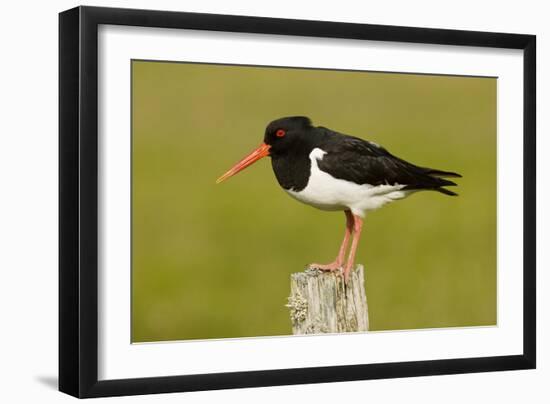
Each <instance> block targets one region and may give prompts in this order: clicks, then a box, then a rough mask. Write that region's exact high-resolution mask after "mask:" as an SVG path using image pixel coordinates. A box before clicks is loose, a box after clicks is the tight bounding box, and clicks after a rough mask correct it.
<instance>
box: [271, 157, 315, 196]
mask: <svg viewBox="0 0 550 404" xmlns="http://www.w3.org/2000/svg"><path fill="white" fill-rule="evenodd" d="M271 166H272V167H273V172H274V173H275V177H277V181H278V182H279V185H280V186H281V187H283V188H284V189H287V190H294V191H301V190H302V189H304V188H305V187H306V186H307V183H308V180H309V176H310V174H311V161H310V159H309V153H308V150H300V149H296V150H293V151H291V152H289V153H285V154H284V155H282V156H277V155H276V156H272V158H271Z"/></svg>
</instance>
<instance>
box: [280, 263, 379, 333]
mask: <svg viewBox="0 0 550 404" xmlns="http://www.w3.org/2000/svg"><path fill="white" fill-rule="evenodd" d="M364 277H365V275H364V269H363V266H362V265H358V266H357V267H356V268H355V269H354V270H352V271H351V273H350V277H349V281H348V284H347V285H346V284H345V283H344V279H343V277H342V275H341V273H339V272H323V271H320V270H318V269H306V270H305V271H304V272H299V273H295V274H292V275H291V276H290V297H289V298H288V304H287V305H286V306H287V307H288V308H289V309H290V320H291V322H292V333H293V334H295V335H299V334H323V333H341V332H357V331H368V329H369V316H368V306H367V297H366V294H365V280H364Z"/></svg>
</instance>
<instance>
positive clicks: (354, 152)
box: [318, 128, 460, 195]
mask: <svg viewBox="0 0 550 404" xmlns="http://www.w3.org/2000/svg"><path fill="white" fill-rule="evenodd" d="M319 129H322V130H324V131H325V134H326V136H325V142H323V145H322V150H324V151H325V152H326V154H325V155H324V156H323V158H322V159H320V160H319V161H318V166H319V168H320V169H321V170H322V171H325V172H327V173H328V174H330V175H332V176H333V177H335V178H339V179H343V180H347V181H352V182H355V183H357V184H370V185H396V184H399V185H405V187H404V188H403V189H409V190H421V189H426V190H435V191H439V192H442V193H444V194H447V195H456V193H454V192H452V191H449V190H448V189H445V188H442V187H444V186H452V185H456V184H455V183H454V182H452V181H449V180H446V179H443V178H441V177H460V175H459V174H457V173H453V172H448V171H441V170H436V169H432V168H426V167H419V166H416V165H414V164H412V163H409V162H407V161H405V160H403V159H400V158H399V157H396V156H394V155H392V154H391V153H390V152H388V151H387V150H386V149H384V148H383V147H381V146H379V145H377V144H375V143H372V142H369V141H367V140H363V139H360V138H357V137H353V136H348V135H344V134H340V133H336V132H333V131H331V130H330V129H326V128H319Z"/></svg>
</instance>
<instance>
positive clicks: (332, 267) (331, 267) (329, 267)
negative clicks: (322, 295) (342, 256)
mask: <svg viewBox="0 0 550 404" xmlns="http://www.w3.org/2000/svg"><path fill="white" fill-rule="evenodd" d="M308 268H310V269H319V270H321V271H327V272H334V271H340V270H342V263H340V262H338V261H334V262H331V263H330V264H309V265H308Z"/></svg>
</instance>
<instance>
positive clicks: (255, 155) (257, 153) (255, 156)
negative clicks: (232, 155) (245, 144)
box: [216, 143, 271, 184]
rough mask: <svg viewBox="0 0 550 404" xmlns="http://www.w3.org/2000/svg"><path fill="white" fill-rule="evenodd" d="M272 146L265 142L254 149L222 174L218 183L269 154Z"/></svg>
mask: <svg viewBox="0 0 550 404" xmlns="http://www.w3.org/2000/svg"><path fill="white" fill-rule="evenodd" d="M270 148H271V146H270V145H267V144H265V143H262V144H261V145H260V146H259V147H258V148H257V149H256V150H254V151H253V152H252V153H250V154H249V155H248V156H246V157H245V158H243V159H242V160H241V161H239V162H238V163H237V164H235V165H234V166H233V167H232V168H231V169H230V170H229V171H227V172H226V173H225V174H224V175H222V176H221V177H220V178H218V179H217V180H216V184H219V183H220V182H222V181H225V180H226V179H228V178H229V177H232V176H234V175H235V174H237V173H238V172H239V171H242V170H244V169H245V168H246V167H248V166H249V165H252V164H254V163H255V162H256V161H258V160H259V159H261V158H263V157H265V156H269V149H270Z"/></svg>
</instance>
